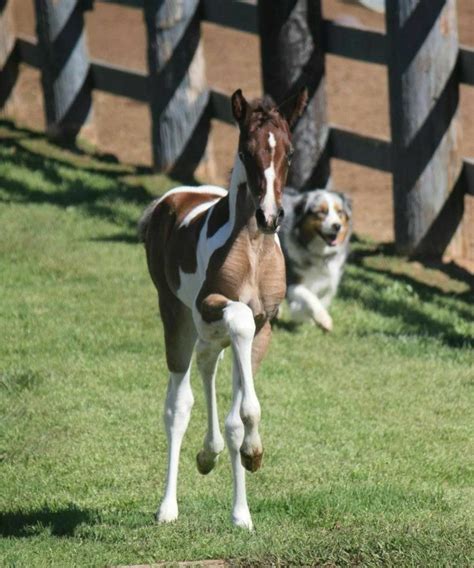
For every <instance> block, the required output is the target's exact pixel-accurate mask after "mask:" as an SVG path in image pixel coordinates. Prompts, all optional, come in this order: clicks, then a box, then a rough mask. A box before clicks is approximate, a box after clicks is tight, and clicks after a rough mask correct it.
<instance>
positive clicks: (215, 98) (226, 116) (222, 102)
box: [210, 91, 235, 125]
mask: <svg viewBox="0 0 474 568" xmlns="http://www.w3.org/2000/svg"><path fill="white" fill-rule="evenodd" d="M210 108H211V118H215V119H216V120H220V121H221V122H225V123H226V124H231V125H235V120H234V117H233V115H232V109H231V106H230V97H229V96H228V95H226V94H225V93H222V92H220V91H211V96H210Z"/></svg>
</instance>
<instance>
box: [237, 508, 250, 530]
mask: <svg viewBox="0 0 474 568" xmlns="http://www.w3.org/2000/svg"><path fill="white" fill-rule="evenodd" d="M232 523H233V525H234V526H235V527H239V529H246V530H248V531H253V523H252V517H251V516H250V511H249V510H248V509H247V511H241V512H240V513H232Z"/></svg>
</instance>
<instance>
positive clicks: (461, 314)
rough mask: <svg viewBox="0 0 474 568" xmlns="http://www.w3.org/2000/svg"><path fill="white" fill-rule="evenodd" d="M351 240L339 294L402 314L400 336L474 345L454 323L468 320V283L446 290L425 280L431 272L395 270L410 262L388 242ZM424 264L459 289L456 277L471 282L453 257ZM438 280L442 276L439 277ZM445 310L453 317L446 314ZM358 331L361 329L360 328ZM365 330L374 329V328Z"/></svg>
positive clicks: (471, 300)
mask: <svg viewBox="0 0 474 568" xmlns="http://www.w3.org/2000/svg"><path fill="white" fill-rule="evenodd" d="M354 241H355V247H354V248H355V250H354V251H353V253H352V254H351V258H350V262H349V265H350V267H349V268H348V270H347V273H346V274H345V276H344V278H343V280H342V284H341V287H340V290H339V297H340V298H342V299H345V300H349V301H352V302H356V303H358V304H359V305H361V306H363V308H364V309H366V310H368V311H372V312H375V313H378V314H380V315H382V316H384V317H387V318H398V319H401V320H402V321H403V324H404V325H405V326H406V331H404V333H403V335H404V336H407V335H413V336H418V337H428V338H432V339H436V340H438V341H440V342H442V343H443V344H445V345H447V346H449V347H455V348H461V347H463V348H466V347H473V346H474V338H473V337H472V336H468V335H463V334H462V333H460V332H459V331H458V330H457V329H456V324H457V323H458V319H459V318H461V319H463V320H465V321H466V322H469V321H472V319H473V317H474V309H473V308H474V295H473V293H472V288H471V289H470V290H464V291H462V292H449V291H446V290H444V289H443V288H442V287H441V286H438V285H437V282H436V280H437V278H434V279H433V283H430V282H429V277H430V273H425V274H424V278H423V279H424V281H421V280H419V279H417V277H416V274H415V275H413V276H412V275H410V274H406V273H400V272H399V271H397V266H399V265H400V263H401V265H402V266H403V268H404V270H406V269H407V268H408V269H409V268H410V265H409V264H407V263H406V261H403V259H400V258H399V257H397V256H396V255H395V252H394V247H393V245H392V244H385V245H378V246H377V247H375V246H371V245H368V244H367V243H364V242H363V241H361V240H360V239H358V238H357V237H355V239H354ZM368 257H378V259H379V260H381V261H382V262H383V264H384V265H383V266H372V265H370V266H369V264H368V263H367V262H366V259H368ZM423 265H424V267H425V268H429V269H431V270H438V272H439V273H441V272H442V273H444V274H447V275H448V276H449V277H450V278H451V279H452V280H455V281H457V283H456V285H457V288H458V289H459V283H462V284H463V285H465V284H468V285H470V286H471V287H472V285H473V276H472V275H471V274H470V273H469V272H468V271H467V270H464V269H463V268H462V267H459V266H457V265H455V264H454V263H450V264H449V265H446V264H441V263H437V262H426V261H425V262H424V263H423ZM439 275H441V274H439ZM439 275H438V276H439ZM426 280H428V283H427V282H426ZM439 280H440V282H442V278H441V279H439ZM390 288H393V289H394V292H395V293H394V294H393V296H390V294H387V293H386V291H387V290H388V289H390ZM461 289H465V286H461ZM446 310H449V312H451V313H452V314H453V316H456V317H453V318H451V319H449V320H447V319H446ZM299 325H300V324H297V323H295V322H292V321H291V320H286V319H282V320H277V321H276V322H275V323H274V326H275V327H276V328H279V329H282V330H284V331H287V332H290V333H291V332H294V331H296V330H297V329H298V328H299ZM305 325H307V324H305ZM336 326H337V322H336ZM360 333H361V334H362V335H363V334H364V331H363V330H362V331H361V332H360ZM367 333H373V330H370V331H367ZM384 334H386V335H390V332H388V333H387V332H386V331H385V332H384ZM392 335H393V337H394V338H395V339H396V338H397V337H399V336H400V335H401V334H400V333H395V332H393V334H392Z"/></svg>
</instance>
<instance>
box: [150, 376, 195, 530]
mask: <svg viewBox="0 0 474 568" xmlns="http://www.w3.org/2000/svg"><path fill="white" fill-rule="evenodd" d="M190 375H191V366H189V368H188V370H187V371H186V372H185V373H170V378H169V382H168V392H167V394H166V402H165V415H164V422H165V428H166V435H167V438H168V472H167V476H166V489H165V495H164V497H163V501H162V502H161V505H160V508H159V509H158V512H157V514H156V517H157V519H158V521H160V522H170V521H174V520H175V519H177V518H178V502H177V499H176V486H177V481H178V465H179V454H180V450H181V443H182V441H183V436H184V433H185V432H186V429H187V427H188V424H189V419H190V417H191V408H192V406H193V403H194V397H193V393H192V390H191V382H190Z"/></svg>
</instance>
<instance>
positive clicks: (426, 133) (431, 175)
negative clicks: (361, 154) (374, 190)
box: [386, 0, 463, 257]
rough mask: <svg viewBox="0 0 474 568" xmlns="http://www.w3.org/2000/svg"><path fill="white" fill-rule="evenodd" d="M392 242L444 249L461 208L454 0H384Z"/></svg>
mask: <svg viewBox="0 0 474 568" xmlns="http://www.w3.org/2000/svg"><path fill="white" fill-rule="evenodd" d="M386 23H387V46H388V49H387V55H388V72H389V89H390V119H391V130H392V151H393V162H392V163H393V168H394V169H393V201H394V212H395V242H396V248H397V250H398V252H400V253H402V254H409V255H416V256H431V257H440V256H441V255H442V254H443V253H444V252H445V250H446V247H447V246H448V244H449V242H450V241H451V238H452V237H453V235H454V233H455V232H456V230H457V229H458V225H459V222H460V220H461V218H462V214H463V197H462V195H461V193H462V192H460V191H459V189H458V185H459V184H458V179H459V176H460V172H461V166H462V160H461V155H460V137H461V132H460V122H459V110H458V106H459V85H458V78H457V73H456V62H457V57H458V35H457V20H456V3H455V0H433V1H430V2H424V1H421V0H391V1H390V2H387V4H386Z"/></svg>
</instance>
